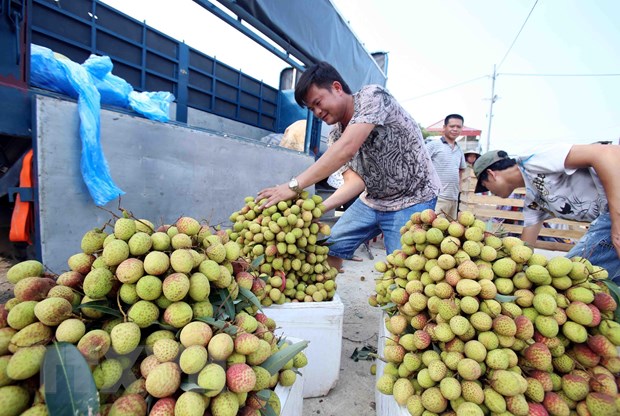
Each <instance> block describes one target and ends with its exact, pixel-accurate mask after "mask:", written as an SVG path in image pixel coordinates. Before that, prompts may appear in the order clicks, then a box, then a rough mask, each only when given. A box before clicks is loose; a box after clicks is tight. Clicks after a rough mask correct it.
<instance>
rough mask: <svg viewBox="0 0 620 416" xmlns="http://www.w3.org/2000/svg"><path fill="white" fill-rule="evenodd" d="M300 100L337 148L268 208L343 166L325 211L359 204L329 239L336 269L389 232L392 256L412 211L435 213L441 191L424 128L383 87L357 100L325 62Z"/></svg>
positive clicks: (265, 194) (282, 189)
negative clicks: (367, 243) (340, 182)
mask: <svg viewBox="0 0 620 416" xmlns="http://www.w3.org/2000/svg"><path fill="white" fill-rule="evenodd" d="M295 100H296V101H297V103H298V104H299V105H300V106H302V107H307V108H308V109H309V110H310V111H312V112H313V113H314V115H315V116H316V117H318V118H320V119H321V120H323V121H324V122H325V123H327V124H328V125H333V126H334V127H333V129H332V131H331V132H330V141H331V142H333V144H332V145H331V146H330V147H329V149H328V150H327V151H326V152H325V153H324V154H323V156H321V157H320V158H319V159H318V160H317V161H316V162H315V163H314V164H313V165H312V166H310V167H309V168H308V169H306V170H305V171H304V172H302V173H301V174H299V175H297V176H296V177H293V178H292V179H291V181H290V182H289V183H287V184H282V185H278V186H276V187H273V188H267V189H263V190H262V191H260V192H259V193H258V196H259V198H265V199H266V201H267V202H266V203H265V204H264V206H265V207H269V206H271V205H273V204H276V203H278V202H279V201H282V200H288V199H292V198H293V197H294V196H295V195H296V194H297V193H299V192H300V191H301V190H303V189H304V188H306V187H308V186H311V185H313V184H315V183H317V182H318V181H320V180H322V179H324V178H326V177H327V176H329V175H330V174H332V173H333V172H335V171H337V170H338V169H339V168H341V167H342V166H346V167H347V169H346V170H345V171H344V172H343V177H344V185H343V186H341V187H340V188H339V189H338V190H337V191H336V192H334V194H333V195H332V196H331V197H330V198H328V199H327V200H326V201H325V205H326V207H327V209H328V210H329V209H332V208H334V207H335V206H339V205H340V204H342V203H343V202H346V201H348V200H349V199H351V198H353V197H355V196H356V195H358V194H359V193H360V192H362V193H361V195H360V196H359V198H358V199H357V200H356V201H355V202H354V203H353V205H351V207H349V208H348V209H347V210H346V211H345V213H344V215H343V216H342V217H341V218H340V219H339V220H338V222H337V223H336V225H335V226H334V228H333V230H332V234H331V236H330V239H329V241H330V243H331V246H330V252H329V254H330V264H331V265H332V266H334V267H338V268H340V266H341V264H342V260H343V259H351V258H352V257H353V254H354V253H355V250H356V249H357V248H358V247H359V246H360V245H361V244H362V243H363V242H365V241H368V240H370V239H372V238H374V237H376V236H377V235H379V234H381V233H383V235H384V238H385V246H386V250H387V252H388V253H391V252H393V251H394V250H396V249H399V248H400V247H401V245H400V228H401V227H402V226H403V225H404V224H405V223H406V222H407V220H409V218H410V217H411V214H413V213H414V212H419V211H423V210H425V209H428V208H430V209H434V208H435V202H436V200H437V195H438V194H439V190H440V187H441V183H440V181H439V177H438V176H437V172H436V171H435V168H434V166H433V163H432V162H431V159H430V156H429V154H428V151H427V150H426V147H425V145H424V139H423V137H422V132H421V131H420V128H419V126H418V123H416V121H415V120H414V119H413V117H411V115H410V114H409V113H407V111H406V110H405V109H404V108H403V107H402V106H401V105H400V104H399V103H398V102H397V101H396V99H395V98H394V97H393V96H392V95H391V94H390V93H389V92H388V91H387V90H386V89H384V88H383V87H381V86H379V85H366V86H364V87H362V88H361V89H360V90H359V91H358V92H357V93H354V94H353V93H352V92H351V90H350V88H349V86H348V85H347V84H346V82H345V81H344V80H343V79H342V77H341V76H340V74H339V73H338V71H336V69H335V68H334V67H332V66H331V65H329V64H328V63H326V62H320V63H318V64H316V65H314V66H312V67H310V68H308V69H307V70H306V71H305V72H304V73H303V74H302V76H301V77H300V79H299V82H298V84H297V87H296V88H295Z"/></svg>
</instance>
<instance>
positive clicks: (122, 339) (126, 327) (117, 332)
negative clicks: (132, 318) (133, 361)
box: [110, 322, 141, 355]
mask: <svg viewBox="0 0 620 416" xmlns="http://www.w3.org/2000/svg"><path fill="white" fill-rule="evenodd" d="M140 337H141V332H140V327H139V326H138V324H136V323H135V322H122V323H119V324H118V325H116V326H114V328H112V330H111V331H110V342H111V344H112V349H113V350H114V351H115V352H116V353H117V354H120V355H125V354H129V353H130V352H132V351H134V350H135V349H136V348H137V347H138V345H139V344H140Z"/></svg>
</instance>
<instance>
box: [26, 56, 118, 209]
mask: <svg viewBox="0 0 620 416" xmlns="http://www.w3.org/2000/svg"><path fill="white" fill-rule="evenodd" d="M32 46H33V48H32V52H31V53H32V55H31V56H32V61H31V62H32V64H31V69H32V74H31V82H32V84H33V85H36V86H38V87H41V88H48V89H52V90H53V91H57V92H61V93H63V94H66V95H69V96H70V97H77V101H78V113H79V116H80V137H81V139H82V158H81V162H80V169H81V172H82V178H83V179H84V183H85V184H86V187H87V188H88V192H89V193H90V196H91V197H92V199H93V200H94V201H95V204H97V205H100V206H102V205H105V204H107V203H108V202H110V201H111V200H113V199H116V198H118V197H119V196H121V195H123V194H124V192H123V191H122V190H121V189H120V188H119V187H117V186H116V184H114V181H113V180H112V177H111V176H110V169H109V168H108V163H107V161H106V159H105V157H104V155H103V149H102V147H101V140H100V132H101V130H100V117H99V115H100V111H101V105H100V100H101V95H100V94H99V91H98V90H97V88H96V87H95V84H94V82H93V78H92V76H91V75H90V74H89V73H88V71H86V69H85V68H84V67H83V66H81V65H78V64H76V63H75V62H73V61H71V60H69V59H63V58H60V59H57V58H56V57H55V56H54V54H53V52H52V51H51V50H49V49H47V48H42V47H36V48H35V46H36V45H32Z"/></svg>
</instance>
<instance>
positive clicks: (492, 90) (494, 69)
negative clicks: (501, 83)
mask: <svg viewBox="0 0 620 416" xmlns="http://www.w3.org/2000/svg"><path fill="white" fill-rule="evenodd" d="M496 67H497V66H496V65H493V76H492V77H491V80H492V81H491V107H490V108H489V127H488V128H487V149H486V151H487V152H488V151H489V150H490V149H491V121H492V120H493V104H494V103H495V100H496V99H497V97H496V96H495V78H497V72H496V70H497V69H496Z"/></svg>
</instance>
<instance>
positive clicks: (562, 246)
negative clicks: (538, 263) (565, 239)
mask: <svg viewBox="0 0 620 416" xmlns="http://www.w3.org/2000/svg"><path fill="white" fill-rule="evenodd" d="M534 247H536V248H541V249H543V250H552V251H570V249H571V248H573V244H567V243H558V242H555V241H540V240H537V241H536V243H535V244H534Z"/></svg>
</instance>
